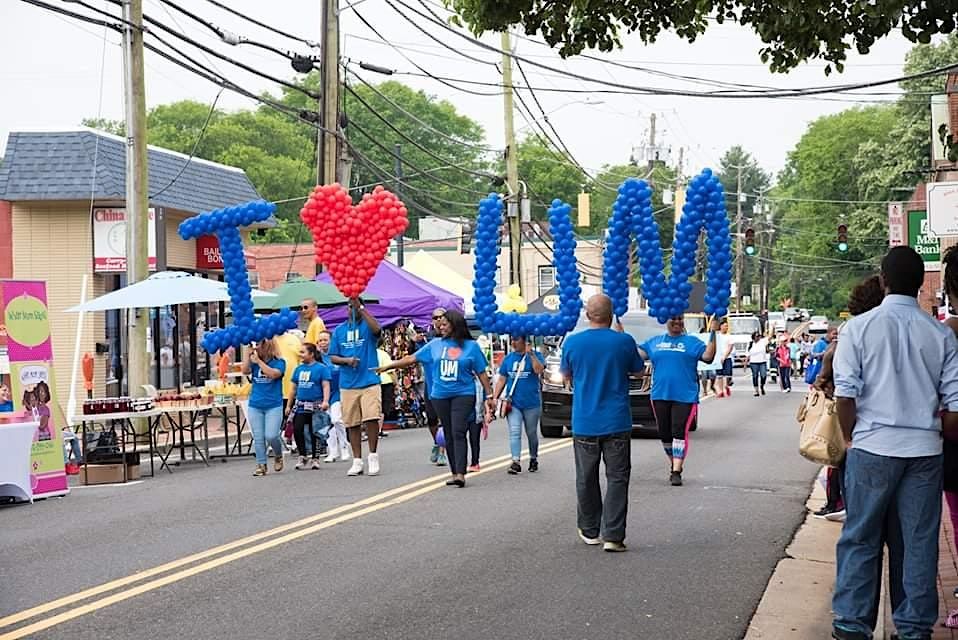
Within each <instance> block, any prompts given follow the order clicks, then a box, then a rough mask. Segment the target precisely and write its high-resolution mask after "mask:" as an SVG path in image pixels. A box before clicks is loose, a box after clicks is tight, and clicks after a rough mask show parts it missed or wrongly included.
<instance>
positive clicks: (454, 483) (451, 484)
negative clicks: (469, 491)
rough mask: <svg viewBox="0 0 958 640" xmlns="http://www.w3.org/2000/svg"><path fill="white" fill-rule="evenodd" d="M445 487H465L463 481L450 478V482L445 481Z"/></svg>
mask: <svg viewBox="0 0 958 640" xmlns="http://www.w3.org/2000/svg"><path fill="white" fill-rule="evenodd" d="M446 486H447V487H459V488H460V489H462V488H463V487H465V486H466V481H465V480H460V479H459V478H452V479H451V480H446Z"/></svg>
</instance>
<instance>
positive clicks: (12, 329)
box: [4, 294, 50, 347]
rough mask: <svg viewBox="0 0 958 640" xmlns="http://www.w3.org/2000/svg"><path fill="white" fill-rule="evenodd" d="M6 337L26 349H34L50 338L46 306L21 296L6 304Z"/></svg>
mask: <svg viewBox="0 0 958 640" xmlns="http://www.w3.org/2000/svg"><path fill="white" fill-rule="evenodd" d="M4 315H5V316H6V325H7V326H6V329H7V335H8V336H9V337H10V338H13V340H15V341H16V342H19V343H20V344H22V345H24V346H26V347H36V346H38V345H41V344H43V343H44V342H46V341H47V339H48V338H49V337H50V325H49V323H48V322H47V306H46V305H45V304H43V302H42V301H40V300H38V299H37V298H34V297H33V296H31V295H27V294H24V295H21V296H17V297H15V298H13V299H12V300H10V302H8V303H7V308H6V309H5V314H4Z"/></svg>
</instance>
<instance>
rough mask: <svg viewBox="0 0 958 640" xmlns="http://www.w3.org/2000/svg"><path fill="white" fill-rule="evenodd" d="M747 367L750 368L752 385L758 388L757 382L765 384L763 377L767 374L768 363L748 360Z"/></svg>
mask: <svg viewBox="0 0 958 640" xmlns="http://www.w3.org/2000/svg"><path fill="white" fill-rule="evenodd" d="M748 368H749V369H751V370H752V386H753V387H755V388H756V389H758V387H759V384H761V386H763V387H764V386H765V378H766V377H767V376H768V365H767V364H765V363H764V362H749V363H748Z"/></svg>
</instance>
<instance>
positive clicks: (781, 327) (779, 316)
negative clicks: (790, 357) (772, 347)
mask: <svg viewBox="0 0 958 640" xmlns="http://www.w3.org/2000/svg"><path fill="white" fill-rule="evenodd" d="M786 329H788V321H787V320H786V319H785V314H784V313H782V312H781V311H770V312H769V313H768V331H769V333H772V334H777V333H779V332H781V331H785V330H786Z"/></svg>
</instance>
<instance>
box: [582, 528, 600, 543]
mask: <svg viewBox="0 0 958 640" xmlns="http://www.w3.org/2000/svg"><path fill="white" fill-rule="evenodd" d="M576 532H578V534H579V540H582V542H584V543H586V544H587V545H589V546H595V545H597V544H602V538H590V537H589V536H587V535H585V534H584V533H582V529H576Z"/></svg>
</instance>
